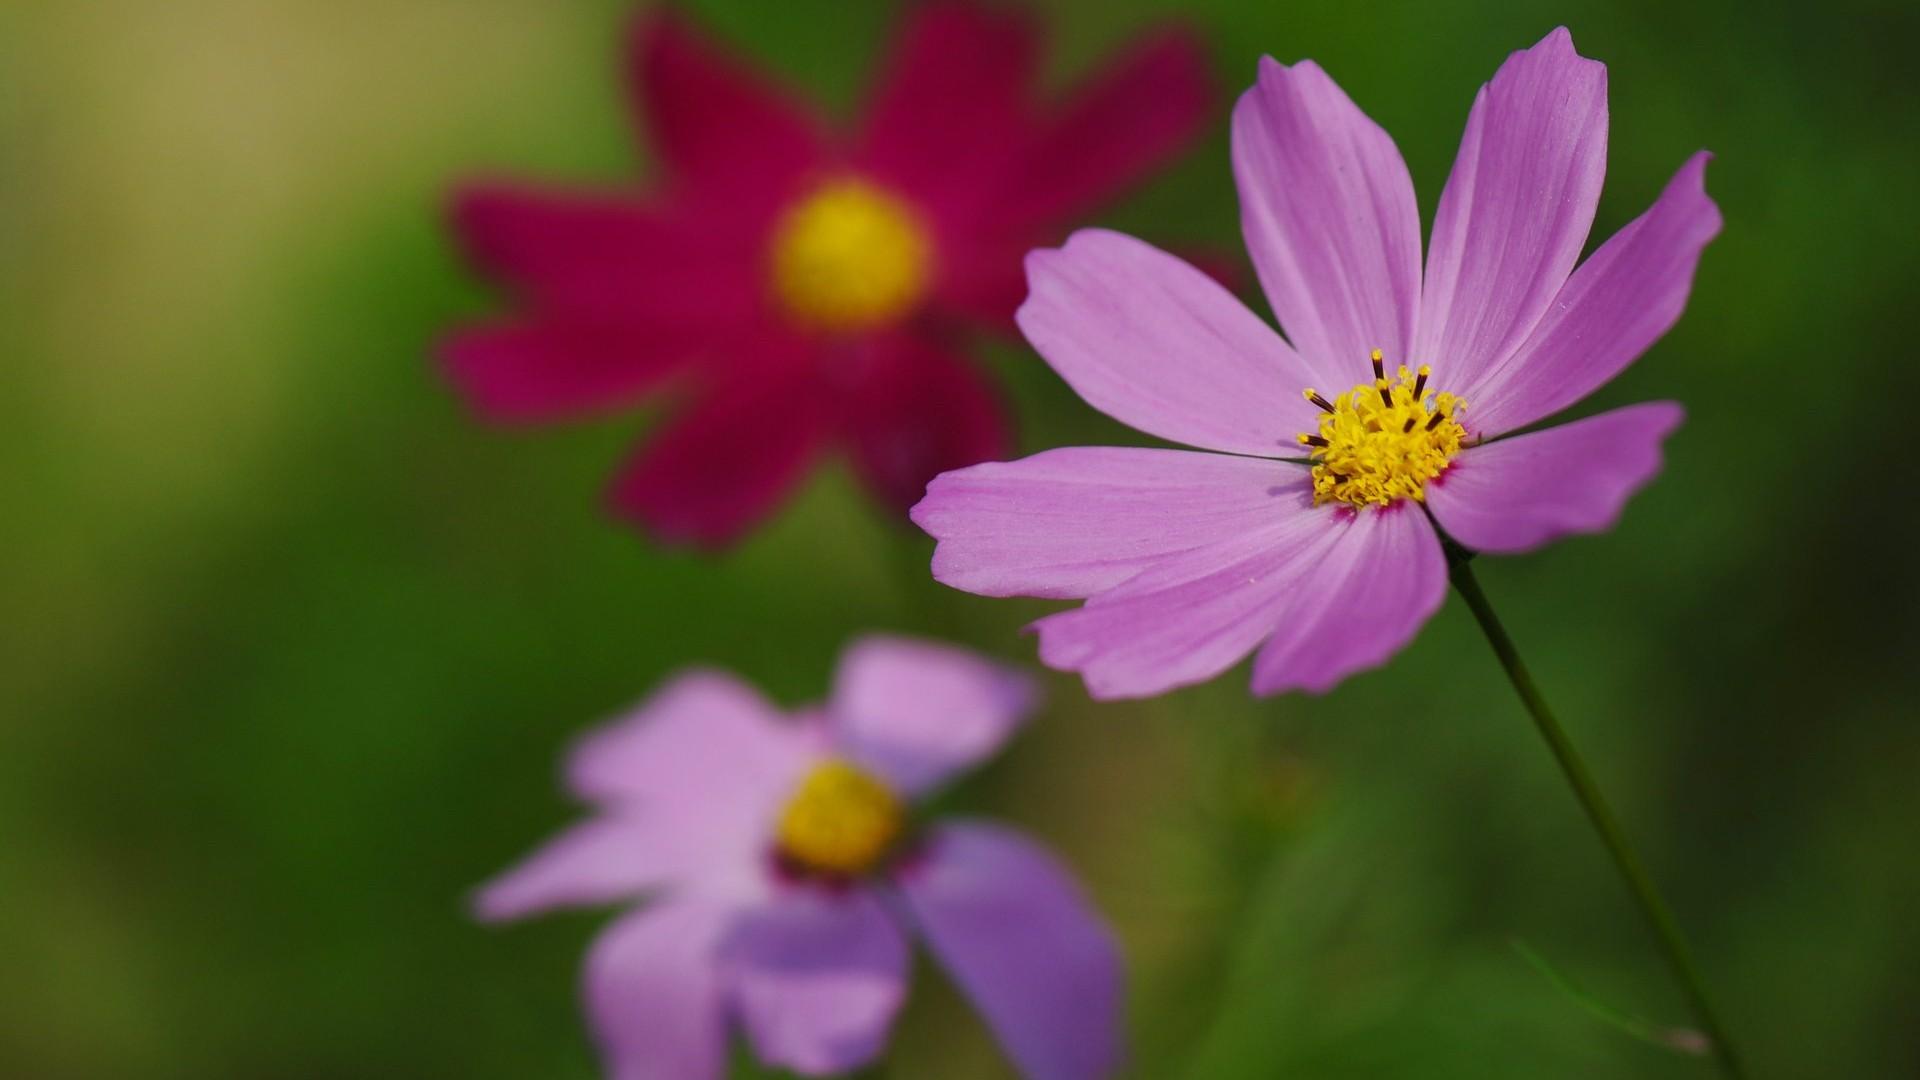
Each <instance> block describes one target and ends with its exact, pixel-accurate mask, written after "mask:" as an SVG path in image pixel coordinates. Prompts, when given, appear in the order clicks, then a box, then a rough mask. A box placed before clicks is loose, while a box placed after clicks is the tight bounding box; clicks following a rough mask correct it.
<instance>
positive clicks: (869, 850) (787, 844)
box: [776, 758, 906, 878]
mask: <svg viewBox="0 0 1920 1080" xmlns="http://www.w3.org/2000/svg"><path fill="white" fill-rule="evenodd" d="M905 828H906V811H905V808H904V807H902V806H901V804H900V799H899V797H898V796H896V795H894V793H893V791H892V789H890V788H888V787H887V785H885V784H883V783H881V782H880V781H879V780H878V779H876V778H875V777H874V775H873V774H872V773H869V772H867V771H866V770H865V769H862V768H860V767H859V766H857V765H854V764H851V763H849V762H846V761H842V760H840V759H838V758H833V759H829V760H827V761H823V762H821V763H820V764H819V765H816V766H814V769H813V771H812V772H810V773H808V774H807V776H806V778H805V779H804V780H802V781H800V786H799V787H798V788H796V789H795V790H794V793H793V795H792V796H790V797H789V798H788V800H787V807H786V809H785V810H784V811H782V812H781V814H780V826H779V829H778V831H777V833H776V835H777V838H778V843H779V848H780V855H781V857H782V858H784V859H785V860H787V861H788V862H789V863H791V864H793V865H794V866H795V867H796V868H798V869H801V870H805V871H811V872H813V873H816V874H822V875H826V876H828V877H843V878H845V877H859V876H860V875H862V874H865V873H866V872H867V871H869V870H872V869H873V868H874V867H875V866H876V865H878V863H879V862H880V859H881V857H882V856H884V855H885V854H886V853H887V850H888V849H889V848H891V847H892V846H893V842H894V841H895V840H898V839H899V838H900V833H901V832H902V830H904V829H905Z"/></svg>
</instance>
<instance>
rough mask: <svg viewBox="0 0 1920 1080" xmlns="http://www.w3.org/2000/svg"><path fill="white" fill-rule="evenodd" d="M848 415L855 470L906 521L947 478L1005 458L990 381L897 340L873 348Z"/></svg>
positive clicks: (958, 361)
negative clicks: (931, 486)
mask: <svg viewBox="0 0 1920 1080" xmlns="http://www.w3.org/2000/svg"><path fill="white" fill-rule="evenodd" d="M866 359H867V361H868V362H869V364H870V367H869V369H868V373H867V375H866V377H865V378H863V379H861V380H860V381H859V383H858V384H857V385H856V386H855V387H854V389H853V392H852V394H851V395H850V400H849V407H848V408H847V409H846V410H845V417H846V419H845V422H844V423H845V429H846V438H847V440H848V442H849V443H850V444H851V445H850V449H851V451H852V456H853V467H854V471H855V472H856V473H857V474H858V475H859V477H860V479H861V480H862V481H863V482H864V483H865V484H866V485H867V487H868V489H869V490H871V491H872V492H873V493H874V494H875V495H876V496H878V497H879V499H880V500H881V502H883V503H885V504H886V505H887V506H888V507H889V508H890V509H892V510H894V511H895V512H896V513H899V514H903V515H904V514H905V513H906V512H907V510H908V509H909V508H911V507H912V506H913V504H914V503H916V502H919V501H920V497H921V496H922V495H924V494H926V491H927V482H928V481H929V480H932V479H933V478H934V477H936V476H938V475H940V474H941V473H943V472H946V471H947V470H948V469H958V468H960V467H962V466H965V465H971V464H973V463H974V462H976V461H987V460H991V459H993V458H997V457H1001V456H1004V455H1005V454H1006V452H1007V450H1008V445H1009V443H1010V442H1011V437H1010V436H1009V434H1008V431H1007V418H1006V415H1005V411H1004V409H1003V408H1002V406H1001V403H1000V400H999V398H998V397H997V396H996V395H995V393H994V391H993V388H992V387H991V386H989V385H988V383H987V380H986V377H985V376H984V375H983V374H982V373H981V372H980V371H978V370H977V369H975V368H974V366H973V365H972V363H971V362H969V361H968V360H966V359H965V358H964V357H960V356H956V355H954V354H952V353H950V352H948V351H947V350H945V349H943V348H941V347H939V346H938V345H936V344H934V343H933V342H931V341H928V340H925V339H923V338H921V337H918V336H915V335H912V334H907V333H897V334H889V335H886V336H884V337H881V338H879V339H877V340H875V341H874V342H873V346H872V351H871V353H870V355H869V356H868V357H867V358H866Z"/></svg>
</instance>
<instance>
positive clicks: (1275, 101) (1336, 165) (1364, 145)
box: [1233, 58, 1420, 396]
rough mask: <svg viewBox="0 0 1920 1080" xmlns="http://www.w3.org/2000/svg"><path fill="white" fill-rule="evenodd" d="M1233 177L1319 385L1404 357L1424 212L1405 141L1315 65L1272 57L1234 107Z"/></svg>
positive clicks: (1415, 302) (1252, 237) (1251, 248)
mask: <svg viewBox="0 0 1920 1080" xmlns="http://www.w3.org/2000/svg"><path fill="white" fill-rule="evenodd" d="M1233 175H1234V180H1235V181H1236V182H1237V183H1238V185H1239V188H1240V225H1241V230H1242V232H1244V233H1245V234H1246V241H1247V251H1248V253H1249V254H1251V255H1252V256H1253V265H1254V269H1255V270H1257V271H1258V272H1259V275H1260V284H1261V285H1262V286H1263V287H1264V288H1265V289H1266V293H1267V299H1268V301H1269V302H1271V303H1272V304H1273V310H1274V314H1276V315H1278V316H1279V318H1280V328H1281V329H1282V330H1284V331H1286V334H1287V339H1288V340H1289V341H1291V342H1293V347H1294V348H1295V349H1297V350H1298V351H1299V353H1300V356H1301V358H1302V359H1303V360H1304V361H1305V366H1306V368H1307V369H1308V370H1310V371H1311V372H1313V375H1314V378H1313V380H1312V381H1313V385H1314V387H1315V388H1316V389H1318V390H1320V391H1321V392H1322V393H1325V394H1327V395H1328V396H1332V395H1333V394H1335V393H1338V392H1340V391H1344V390H1348V389H1351V388H1352V387H1353V386H1354V385H1355V384H1356V383H1359V382H1363V381H1365V380H1366V379H1367V378H1368V377H1369V376H1370V370H1369V368H1368V364H1367V357H1368V354H1369V353H1370V352H1371V351H1372V350H1374V349H1380V350H1382V351H1384V352H1385V353H1386V355H1387V357H1388V358H1389V359H1390V360H1391V359H1393V358H1396V357H1400V358H1404V357H1405V356H1406V355H1407V348H1408V346H1409V345H1411V344H1412V341H1413V327H1414V321H1415V313H1416V310H1417V308H1418V306H1419V301H1420V212H1419V209H1418V207H1417V206H1416V205H1415V203H1414V199H1413V180H1412V178H1411V177H1409V176H1408V175H1407V166H1406V162H1404V161H1402V160H1401V158H1400V151H1399V150H1398V149H1396V148H1395V147H1394V145H1393V139H1392V138H1391V137H1389V136H1388V135H1387V133H1386V132H1385V131H1383V130H1381V128H1380V126H1379V125H1378V124H1375V123H1374V122H1373V121H1372V120H1370V119H1368V118H1367V115H1366V114H1365V113H1363V112H1361V111H1360V109H1359V108H1358V107H1357V106H1355V105H1354V103H1353V102H1352V101H1351V100H1349V99H1348V98H1347V95H1346V93H1345V92H1344V91H1342V90H1341V89H1340V87H1338V86H1337V85H1335V84H1334V81H1333V80H1332V79H1330V78H1328V77H1327V73H1326V72H1324V71H1322V70H1320V67H1319V65H1317V64H1315V63H1314V62H1313V61H1311V60H1305V61H1302V62H1300V63H1298V64H1295V65H1294V66H1292V67H1287V66H1285V65H1282V64H1278V63H1275V62H1274V61H1273V60H1272V59H1271V58H1262V59H1261V61H1260V77H1259V81H1258V82H1257V83H1256V84H1255V85H1254V86H1253V88H1252V89H1250V90H1248V91H1247V92H1246V93H1245V94H1243V95H1241V97H1240V102H1239V104H1238V105H1236V106H1235V107H1234V110H1233ZM1294 393H1296V394H1297V393H1299V390H1298V389H1297V388H1296V389H1295V390H1294Z"/></svg>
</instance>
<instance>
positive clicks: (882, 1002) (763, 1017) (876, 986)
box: [723, 887, 907, 1076]
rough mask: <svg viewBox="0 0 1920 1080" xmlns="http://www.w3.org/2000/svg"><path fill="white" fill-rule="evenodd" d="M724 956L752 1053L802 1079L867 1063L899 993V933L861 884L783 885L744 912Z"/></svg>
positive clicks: (902, 982) (902, 977)
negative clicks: (831, 887) (832, 887)
mask: <svg viewBox="0 0 1920 1080" xmlns="http://www.w3.org/2000/svg"><path fill="white" fill-rule="evenodd" d="M723 955H724V956H725V958H726V969H727V979H728V983H729V985H730V987H731V990H732V994H733V1002H734V1004H735V1006H736V1007H737V1008H738V1009H739V1011H740V1018H741V1021H742V1023H743V1024H744V1026H745V1027H746V1031H747V1037H748V1038H749V1039H751V1040H752V1042H753V1048H754V1051H755V1052H756V1053H757V1054H758V1055H759V1057H760V1059H761V1060H762V1061H764V1062H766V1063H768V1064H770V1065H777V1066H780V1067H782V1068H786V1069H792V1070H794V1071H795V1072H798V1073H800V1074H802V1075H805V1076H825V1075H828V1074H832V1073H840V1072H845V1071H848V1070H851V1069H856V1068H858V1067H860V1066H862V1065H864V1064H866V1063H867V1062H869V1061H871V1060H873V1058H874V1057H875V1056H876V1055H878V1054H879V1052H880V1048H881V1047H882V1046H883V1045H884V1044H885V1042H886V1037H887V1031H888V1029H889V1028H891V1027H892V1025H893V1017H894V1014H895V1013H896V1012H898V1011H899V1009H900V1003H901V1001H902V1000H903V999H904V998H905V997H906V990H907V943H906V939H905V938H904V937H902V936H901V934H900V929H899V927H897V926H896V925H894V922H893V919H892V918H891V917H890V916H888V914H887V912H886V910H885V909H884V908H882V907H881V906H880V904H879V902H878V901H877V900H876V899H875V898H874V897H873V895H872V894H871V893H869V892H867V891H866V890H864V889H851V890H845V891H841V892H837V893H836V892H829V891H826V890H824V889H816V888H810V887H802V888H795V889H791V890H788V891H786V892H784V893H782V894H781V895H780V896H779V897H778V898H777V899H775V900H774V901H772V902H771V903H769V904H767V905H765V906H763V907H760V908H757V909H754V910H751V911H748V912H747V913H746V914H744V915H743V916H742V917H741V919H740V922H739V923H738V925H736V926H735V927H734V929H733V931H732V933H731V934H730V935H729V936H728V938H727V941H726V943H725V945H724V946H723Z"/></svg>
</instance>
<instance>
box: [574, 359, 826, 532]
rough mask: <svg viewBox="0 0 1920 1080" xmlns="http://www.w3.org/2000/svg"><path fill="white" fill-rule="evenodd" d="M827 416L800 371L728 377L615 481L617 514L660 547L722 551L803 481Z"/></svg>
mask: <svg viewBox="0 0 1920 1080" xmlns="http://www.w3.org/2000/svg"><path fill="white" fill-rule="evenodd" d="M828 424H829V418H828V417H827V415H826V413H825V405H824V403H823V402H821V401H820V400H819V397H818V395H817V394H816V393H815V388H814V387H813V386H812V385H810V378H809V375H808V373H807V372H804V371H788V372H782V373H778V374H772V375H768V376H766V377H764V378H758V379H749V378H735V379H733V380H731V381H729V382H728V383H727V384H725V385H723V386H721V387H719V388H716V389H714V390H712V391H710V392H708V394H707V396H706V398H705V399H704V400H702V401H700V402H698V403H697V404H695V405H694V406H693V407H692V408H691V409H688V410H687V411H686V412H685V413H683V414H681V415H679V416H677V417H675V418H674V419H673V420H672V421H671V422H670V423H668V425H667V426H666V429H665V430H663V431H661V432H659V433H657V434H655V435H654V436H653V437H652V438H651V439H650V440H648V442H647V444H646V445H645V446H644V447H642V448H641V449H640V451H639V452H638V453H636V454H635V455H634V457H633V458H632V460H630V461H629V462H628V463H627V464H626V465H625V466H623V467H622V469H621V471H620V474H619V475H618V476H617V477H615V479H614V483H613V488H612V491H611V492H610V499H611V501H612V505H613V509H614V511H615V512H616V513H618V514H619V515H620V516H622V517H625V518H629V519H632V520H634V521H637V522H639V523H640V524H641V525H643V526H644V527H645V528H646V529H647V531H648V532H650V533H651V534H652V535H653V536H654V538H655V539H657V540H660V541H662V542H665V543H691V544H697V545H700V546H703V547H720V546H724V545H726V544H728V543H731V542H733V541H734V540H736V539H738V538H739V536H740V534H741V533H743V532H745V531H746V530H747V529H749V528H751V527H752V526H754V525H756V524H758V523H759V522H760V520H761V519H762V518H764V517H766V516H767V515H768V514H770V513H772V512H773V509H774V507H776V506H777V505H779V503H780V502H781V501H782V500H783V499H785V498H786V496H787V495H788V494H789V493H790V492H791V491H792V490H793V488H794V487H795V486H797V485H798V484H799V482H800V480H801V478H802V477H803V476H804V475H805V474H806V470H807V466H808V465H810V464H812V462H813V460H814V458H815V456H816V453H817V451H818V450H819V448H820V445H821V443H822V441H823V440H824V439H825V437H826V436H827V434H828Z"/></svg>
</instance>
